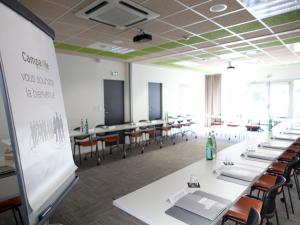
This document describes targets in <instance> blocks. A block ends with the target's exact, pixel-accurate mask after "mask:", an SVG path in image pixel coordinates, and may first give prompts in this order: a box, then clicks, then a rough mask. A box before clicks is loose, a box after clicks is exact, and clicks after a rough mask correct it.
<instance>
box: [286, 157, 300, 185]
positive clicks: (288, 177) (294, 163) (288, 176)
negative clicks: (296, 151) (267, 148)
mask: <svg viewBox="0 0 300 225" xmlns="http://www.w3.org/2000/svg"><path fill="white" fill-rule="evenodd" d="M298 162H299V157H294V158H293V159H292V160H291V161H290V162H288V164H287V165H286V167H285V169H284V173H283V176H284V178H285V179H286V182H287V183H289V182H290V181H291V172H292V169H294V168H295V167H296V166H297V164H298Z"/></svg>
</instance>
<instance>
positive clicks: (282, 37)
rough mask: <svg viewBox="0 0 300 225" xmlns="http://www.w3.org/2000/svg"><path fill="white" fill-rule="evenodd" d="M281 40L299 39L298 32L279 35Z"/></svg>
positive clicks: (299, 32)
mask: <svg viewBox="0 0 300 225" xmlns="http://www.w3.org/2000/svg"><path fill="white" fill-rule="evenodd" d="M279 37H280V38H281V39H287V38H293V37H300V31H296V32H292V33H287V34H283V35H279Z"/></svg>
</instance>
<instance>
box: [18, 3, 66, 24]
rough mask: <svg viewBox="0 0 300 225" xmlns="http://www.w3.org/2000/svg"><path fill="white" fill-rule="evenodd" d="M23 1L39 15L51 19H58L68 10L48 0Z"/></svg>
mask: <svg viewBox="0 0 300 225" xmlns="http://www.w3.org/2000/svg"><path fill="white" fill-rule="evenodd" d="M21 3H22V4H23V5H24V6H25V7H27V8H29V9H30V10H31V11H32V12H33V13H34V14H36V15H37V16H42V17H45V18H48V19H50V20H53V19H56V18H57V17H59V16H61V15H62V14H63V13H65V12H66V10H67V9H66V8H65V7H61V6H58V5H57V4H53V3H50V2H47V1H43V0H40V1H36V0H22V1H21Z"/></svg>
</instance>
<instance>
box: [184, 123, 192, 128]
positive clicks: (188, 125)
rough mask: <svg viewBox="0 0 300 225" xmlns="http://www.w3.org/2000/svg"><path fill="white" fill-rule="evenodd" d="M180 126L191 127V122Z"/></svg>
mask: <svg viewBox="0 0 300 225" xmlns="http://www.w3.org/2000/svg"><path fill="white" fill-rule="evenodd" d="M182 126H185V127H190V126H192V122H189V123H184V124H182Z"/></svg>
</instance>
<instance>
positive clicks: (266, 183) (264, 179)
mask: <svg viewBox="0 0 300 225" xmlns="http://www.w3.org/2000/svg"><path fill="white" fill-rule="evenodd" d="M276 178H277V177H276V176H272V175H267V174H264V175H262V176H261V177H260V178H259V179H258V181H256V183H255V184H254V185H253V188H255V189H260V190H268V189H270V188H271V187H273V186H274V185H275V182H276Z"/></svg>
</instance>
